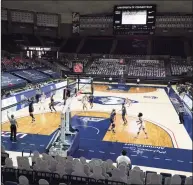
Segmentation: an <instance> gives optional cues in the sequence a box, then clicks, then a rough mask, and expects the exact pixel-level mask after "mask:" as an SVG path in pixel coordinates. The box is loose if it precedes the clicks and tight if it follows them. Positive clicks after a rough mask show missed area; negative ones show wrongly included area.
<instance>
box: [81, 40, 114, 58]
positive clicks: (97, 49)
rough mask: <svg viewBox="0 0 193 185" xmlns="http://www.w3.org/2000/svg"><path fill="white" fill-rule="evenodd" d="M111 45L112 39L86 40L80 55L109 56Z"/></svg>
mask: <svg viewBox="0 0 193 185" xmlns="http://www.w3.org/2000/svg"><path fill="white" fill-rule="evenodd" d="M112 44H113V39H112V38H108V37H107V38H87V39H86V41H85V42H84V45H83V47H82V48H81V50H80V53H89V54H90V53H100V54H109V53H110V50H111V47H112Z"/></svg>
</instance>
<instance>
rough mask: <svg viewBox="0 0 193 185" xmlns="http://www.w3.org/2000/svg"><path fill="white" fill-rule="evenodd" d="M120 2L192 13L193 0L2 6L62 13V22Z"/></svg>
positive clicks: (6, 1) (33, 1)
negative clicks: (72, 16)
mask: <svg viewBox="0 0 193 185" xmlns="http://www.w3.org/2000/svg"><path fill="white" fill-rule="evenodd" d="M120 4H157V11H158V12H183V13H192V11H193V8H192V6H193V4H192V0H189V1H188V0H181V1H179V0H170V1H169V0H157V1H153V0H150V1H146V0H139V1H138V0H135V1H128V0H127V1H126V0H122V1H102V0H98V1H73V0H71V1H65V0H61V1H59V0H52V1H51V0H50V1H46V0H45V1H44V0H42V1H41V0H24V1H19V0H15V1H11V0H3V1H2V7H3V8H9V9H20V10H30V11H35V12H49V13H60V14H61V16H62V22H71V14H72V12H79V13H80V14H81V15H83V14H101V13H112V12H113V6H114V5H120Z"/></svg>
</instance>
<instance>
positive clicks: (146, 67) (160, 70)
mask: <svg viewBox="0 0 193 185" xmlns="http://www.w3.org/2000/svg"><path fill="white" fill-rule="evenodd" d="M128 76H130V77H132V76H133V77H147V78H151V77H152V78H164V77H166V72H165V66H164V61H159V60H130V61H129V62H128Z"/></svg>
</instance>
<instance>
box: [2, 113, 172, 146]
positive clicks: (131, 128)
mask: <svg viewBox="0 0 193 185" xmlns="http://www.w3.org/2000/svg"><path fill="white" fill-rule="evenodd" d="M74 115H76V116H88V117H97V118H99V117H101V118H109V113H106V112H90V111H88V112H86V111H85V112H83V111H79V112H72V116H74ZM35 118H36V121H35V122H34V123H31V117H29V116H26V117H22V118H19V119H17V121H18V124H19V127H18V130H17V131H18V132H21V133H28V134H41V135H50V134H52V133H53V132H54V131H55V130H56V129H57V128H58V127H59V126H60V123H61V117H60V113H50V112H48V113H44V114H37V115H35ZM127 120H128V124H127V125H123V121H122V118H121V115H119V114H118V115H117V117H116V128H115V131H116V133H115V134H114V133H112V132H109V131H107V132H106V134H105V135H104V138H103V141H110V142H121V143H133V144H144V145H152V146H162V147H171V148H172V147H173V144H172V140H171V137H170V136H169V134H168V133H167V132H166V131H165V130H164V129H162V128H161V127H159V126H157V125H156V124H153V123H151V122H149V121H145V123H146V131H147V133H148V137H149V138H148V139H145V134H144V133H143V132H141V133H140V135H139V137H138V139H135V136H136V134H137V131H138V127H137V123H136V120H137V118H135V117H131V116H128V117H127ZM107 121H108V120H107ZM110 127H111V126H110V125H109V128H110ZM2 131H10V124H9V122H6V123H4V124H2Z"/></svg>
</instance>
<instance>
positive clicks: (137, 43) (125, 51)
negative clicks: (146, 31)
mask: <svg viewBox="0 0 193 185" xmlns="http://www.w3.org/2000/svg"><path fill="white" fill-rule="evenodd" d="M114 53H115V54H120V55H129V54H130V55H146V54H147V41H146V40H142V39H132V40H129V39H128V40H127V39H124V40H122V39H120V40H117V45H116V48H115V50H114Z"/></svg>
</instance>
